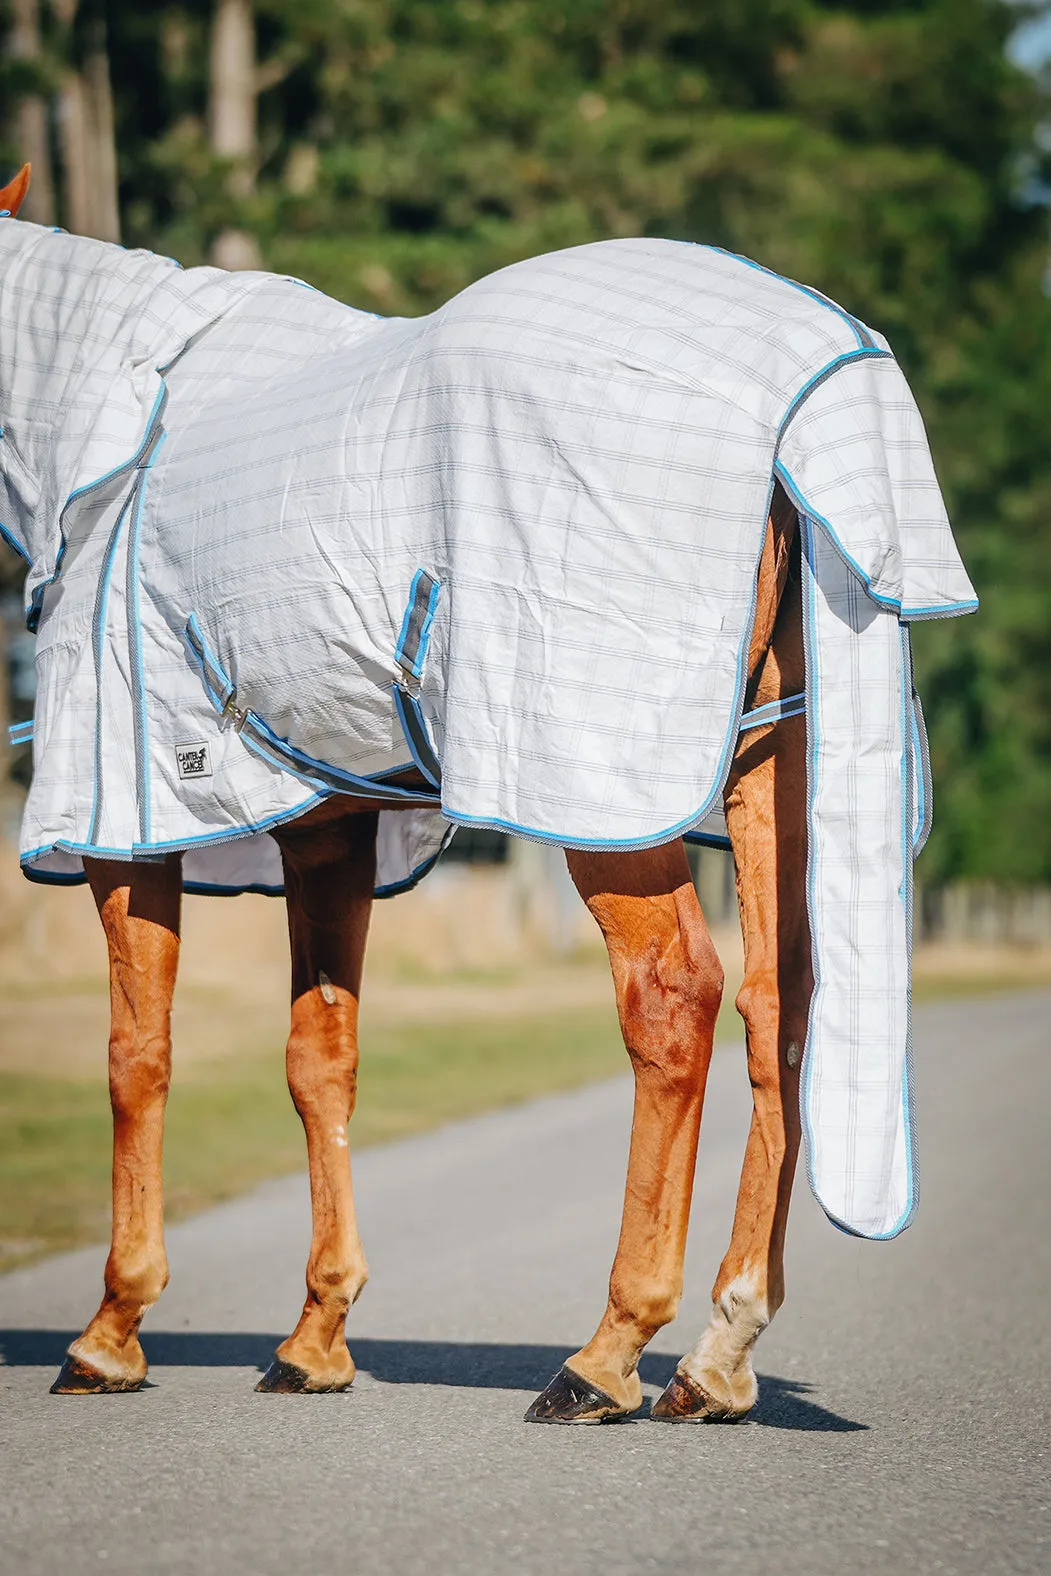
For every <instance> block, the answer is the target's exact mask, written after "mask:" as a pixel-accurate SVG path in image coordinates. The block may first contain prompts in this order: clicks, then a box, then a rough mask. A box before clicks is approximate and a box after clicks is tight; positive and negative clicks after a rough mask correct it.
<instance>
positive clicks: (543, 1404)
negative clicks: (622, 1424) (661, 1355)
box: [525, 1367, 635, 1423]
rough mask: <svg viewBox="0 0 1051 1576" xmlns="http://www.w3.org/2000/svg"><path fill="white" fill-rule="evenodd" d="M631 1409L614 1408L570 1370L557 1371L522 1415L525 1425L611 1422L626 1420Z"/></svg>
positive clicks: (602, 1392) (608, 1398) (600, 1392)
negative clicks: (620, 1419)
mask: <svg viewBox="0 0 1051 1576" xmlns="http://www.w3.org/2000/svg"><path fill="white" fill-rule="evenodd" d="M633 1410H635V1408H633V1407H627V1406H618V1404H617V1402H616V1401H615V1400H614V1399H613V1397H612V1396H611V1395H607V1394H606V1392H605V1390H597V1389H596V1388H595V1386H594V1385H591V1384H588V1382H587V1380H586V1379H581V1377H580V1375H579V1374H575V1373H574V1372H573V1370H572V1368H565V1367H563V1368H560V1369H559V1371H558V1373H557V1374H556V1375H555V1377H554V1378H553V1379H552V1381H551V1383H550V1384H549V1385H548V1387H547V1389H546V1390H542V1391H541V1392H540V1394H539V1395H538V1396H537V1398H536V1400H535V1401H534V1402H533V1404H532V1406H531V1407H530V1408H529V1410H528V1412H527V1413H526V1415H525V1420H526V1422H527V1423H611V1422H615V1421H616V1420H617V1419H618V1418H621V1417H627V1415H628V1413H629V1412H631V1411H633Z"/></svg>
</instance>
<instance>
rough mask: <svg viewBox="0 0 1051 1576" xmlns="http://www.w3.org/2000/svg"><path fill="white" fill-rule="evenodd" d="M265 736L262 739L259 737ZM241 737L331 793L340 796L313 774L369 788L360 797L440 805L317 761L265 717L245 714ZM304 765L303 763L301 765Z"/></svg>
mask: <svg viewBox="0 0 1051 1576" xmlns="http://www.w3.org/2000/svg"><path fill="white" fill-rule="evenodd" d="M255 735H261V736H262V737H261V738H260V737H256V736H255ZM241 738H242V740H243V742H244V743H245V744H247V745H248V747H249V749H252V750H254V751H255V753H256V754H257V755H259V756H260V757H261V758H262V759H264V760H266V759H270V758H271V756H270V755H268V754H267V751H268V749H269V750H270V751H271V752H272V756H273V757H274V758H275V760H274V764H276V765H279V766H281V767H283V769H284V770H285V771H288V772H291V774H292V775H293V776H294V777H299V778H300V779H301V780H302V781H303V782H307V783H310V784H312V785H315V786H318V785H320V786H322V787H327V788H328V789H329V792H330V793H338V792H339V789H338V788H333V787H332V786H331V784H329V783H326V782H325V781H324V779H323V778H320V777H317V776H314V775H312V773H316V772H325V773H326V774H327V775H328V776H329V777H332V778H334V779H335V781H336V782H341V783H346V785H347V787H348V788H357V789H368V790H369V792H368V793H366V794H361V793H359V795H358V797H359V798H373V799H386V800H388V801H389V802H390V803H392V804H398V803H404V802H405V801H406V800H409V801H411V802H412V803H413V804H414V805H418V806H419V808H420V809H427V808H428V807H429V806H430V805H432V804H434V805H436V804H437V800H436V799H435V798H434V797H433V796H432V795H431V794H429V793H425V792H424V791H423V790H422V789H419V788H396V787H395V786H394V785H393V784H392V783H379V782H376V780H375V779H374V778H372V777H358V776H356V775H355V774H354V773H353V772H347V771H344V770H343V768H342V767H340V766H330V765H329V763H328V762H327V761H319V760H315V758H314V757H313V756H312V755H307V754H306V753H305V751H303V750H297V749H296V747H295V746H294V745H292V744H289V742H288V740H287V739H282V738H281V737H280V735H279V734H276V733H275V732H274V730H273V729H272V728H270V727H268V726H267V724H266V723H265V722H264V721H263V720H262V718H261V717H259V716H257V715H256V713H255V712H254V711H248V712H246V713H245V724H244V726H243V727H242V730H241ZM299 763H302V764H299Z"/></svg>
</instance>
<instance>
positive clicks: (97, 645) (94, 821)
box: [40, 498, 129, 838]
mask: <svg viewBox="0 0 1051 1576" xmlns="http://www.w3.org/2000/svg"><path fill="white" fill-rule="evenodd" d="M128 503H129V500H128V499H127V498H126V499H125V500H124V503H123V505H122V507H121V511H120V513H119V514H118V516H117V518H116V520H114V522H113V529H112V530H111V531H110V537H109V542H108V544H107V546H106V556H105V559H104V560H103V565H102V575H101V578H100V580H99V584H98V589H97V591H96V600H95V613H94V618H93V620H92V629H91V644H92V655H93V657H94V659H95V759H94V767H93V781H92V795H91V819H90V821H89V822H88V836H89V837H91V838H95V837H97V836H98V818H99V812H100V809H101V806H100V804H99V783H100V781H101V777H102V712H103V701H102V689H103V685H102V670H103V666H104V661H105V655H106V618H107V613H108V609H109V583H110V576H111V575H112V573H113V562H114V559H115V558H116V556H117V543H118V542H119V541H120V537H121V532H122V531H123V529H124V521H125V519H126V518H127V513H128ZM48 583H49V584H50V582H48ZM40 590H41V591H44V590H46V587H45V586H41V587H40Z"/></svg>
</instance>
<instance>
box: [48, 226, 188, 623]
mask: <svg viewBox="0 0 1051 1576" xmlns="http://www.w3.org/2000/svg"><path fill="white" fill-rule="evenodd" d="M60 233H61V234H63V235H64V234H65V233H66V232H65V231H64V230H63V231H61V232H60ZM167 398H168V387H167V384H165V383H164V382H163V381H162V383H161V387H160V389H159V391H158V393H157V398H156V399H155V400H154V402H153V409H152V410H151V411H150V417H149V420H148V421H147V423H146V431H145V432H144V433H143V436H142V441H141V442H140V443H139V445H138V447H137V448H136V450H135V452H134V454H132V455H131V457H130V458H129V459H127V460H124V461H123V463H122V464H120V465H115V466H114V467H113V469H112V470H109V471H107V472H106V473H105V475H104V476H99V477H98V478H97V479H96V480H95V481H93V482H85V484H84V486H83V487H75V488H74V489H73V491H72V492H71V493H70V495H69V497H68V498H67V499H66V501H65V503H64V504H63V505H62V508H61V509H60V511H59V517H58V518H59V543H58V551H57V553H56V554H55V567H54V570H53V572H52V573H51V575H50V576H49V578H48V579H47V580H42V581H41V582H40V584H39V585H38V586H37V587H36V588H35V590H34V591H33V595H32V597H31V598H30V602H29V607H28V609H27V611H26V628H27V629H28V630H29V632H30V634H33V635H35V634H36V630H37V625H38V624H39V622H40V611H41V608H42V606H43V602H44V592H45V591H46V590H47V588H48V586H50V585H54V583H55V581H56V580H57V579H58V577H59V572H60V570H61V568H62V559H63V557H64V556H65V552H66V536H65V533H64V532H63V530H62V521H63V519H64V518H65V514H66V510H67V509H68V508H69V506H70V504H71V503H75V502H76V500H77V499H78V498H83V497H84V496H85V495H86V494H87V493H90V492H94V491H95V489H96V488H97V487H104V486H105V485H106V483H107V482H111V481H113V480H114V479H115V478H116V477H117V476H122V475H123V474H124V472H125V471H130V470H134V469H135V467H136V466H137V465H138V464H139V462H140V461H141V460H142V459H143V458H144V457H145V455H146V454H147V452H148V451H149V447H150V445H151V444H152V443H153V442H155V440H156V437H157V428H156V423H157V418H158V416H159V415H160V412H161V411H162V410H163V408H164V403H165V401H166V400H167Z"/></svg>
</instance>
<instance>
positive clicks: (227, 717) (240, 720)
mask: <svg viewBox="0 0 1051 1576" xmlns="http://www.w3.org/2000/svg"><path fill="white" fill-rule="evenodd" d="M236 702H237V691H236V690H234V692H233V694H232V695H231V696H230V699H229V700H228V701H227V703H226V705H225V706H224V707H223V720H224V721H225V722H230V721H232V722H233V725H234V732H235V733H240V731H241V729H242V728H243V727H244V725H245V718H246V717H247V716H248V712H247V710H245V711H242V710H241V708H240V706H238V705H237V704H236Z"/></svg>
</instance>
